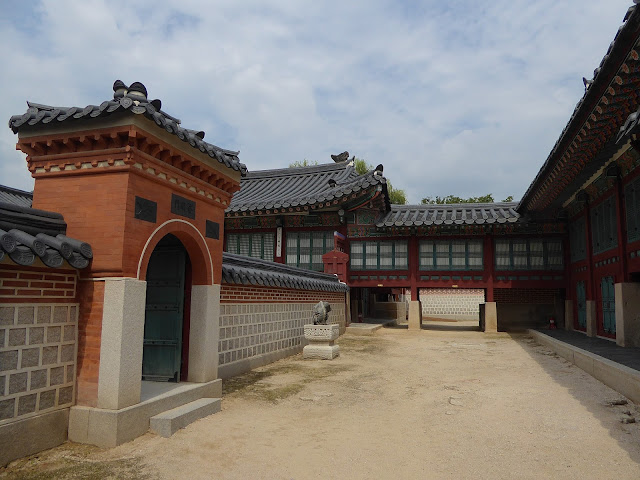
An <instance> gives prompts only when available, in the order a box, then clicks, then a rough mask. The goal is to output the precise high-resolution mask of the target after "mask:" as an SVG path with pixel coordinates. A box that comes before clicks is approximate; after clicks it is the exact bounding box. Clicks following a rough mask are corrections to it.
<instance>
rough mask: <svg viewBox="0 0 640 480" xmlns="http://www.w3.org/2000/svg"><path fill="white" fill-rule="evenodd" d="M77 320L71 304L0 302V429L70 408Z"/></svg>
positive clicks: (75, 307) (72, 400)
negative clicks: (13, 423) (15, 422)
mask: <svg viewBox="0 0 640 480" xmlns="http://www.w3.org/2000/svg"><path fill="white" fill-rule="evenodd" d="M77 317H78V305H77V304H75V303H69V304H64V303H52V304H46V303H36V304H28V303H2V304H0V425H2V424H6V423H11V422H13V421H16V420H21V419H23V418H27V417H30V416H34V415H36V414H39V413H43V412H49V411H54V410H57V409H61V408H67V407H70V406H71V405H72V404H73V402H74V385H75V368H76V338H77ZM46 433H47V432H43V434H46Z"/></svg>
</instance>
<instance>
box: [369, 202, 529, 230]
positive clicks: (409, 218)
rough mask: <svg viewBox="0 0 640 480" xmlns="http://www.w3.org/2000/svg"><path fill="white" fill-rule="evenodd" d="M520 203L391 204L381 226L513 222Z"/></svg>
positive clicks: (516, 219) (380, 222)
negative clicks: (516, 208)
mask: <svg viewBox="0 0 640 480" xmlns="http://www.w3.org/2000/svg"><path fill="white" fill-rule="evenodd" d="M517 205H518V202H501V203H456V204H428V205H391V211H390V212H389V213H387V214H386V215H385V216H384V217H383V218H382V219H380V220H379V221H378V223H377V224H376V226H378V227H413V226H416V227H419V226H422V225H479V224H483V223H513V222H517V221H518V219H519V218H520V215H519V214H518V212H516V210H515V207H516V206H517Z"/></svg>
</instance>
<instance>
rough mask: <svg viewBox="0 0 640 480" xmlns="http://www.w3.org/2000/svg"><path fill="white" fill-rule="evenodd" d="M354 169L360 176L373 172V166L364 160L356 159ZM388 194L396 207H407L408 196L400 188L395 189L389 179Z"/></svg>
mask: <svg viewBox="0 0 640 480" xmlns="http://www.w3.org/2000/svg"><path fill="white" fill-rule="evenodd" d="M353 168H355V170H356V173H357V174H358V175H364V174H365V173H369V172H370V171H372V170H373V166H372V165H371V164H369V163H367V162H366V161H365V160H364V159H363V158H356V159H355V160H354V161H353ZM387 192H388V193H389V201H390V202H391V203H393V204H395V205H406V204H407V194H406V193H405V191H404V190H402V189H400V188H393V185H391V182H390V181H389V179H387Z"/></svg>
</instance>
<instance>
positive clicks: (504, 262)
mask: <svg viewBox="0 0 640 480" xmlns="http://www.w3.org/2000/svg"><path fill="white" fill-rule="evenodd" d="M510 247H511V242H510V241H509V240H496V248H495V257H496V269H497V270H509V269H510V268H511V248H510Z"/></svg>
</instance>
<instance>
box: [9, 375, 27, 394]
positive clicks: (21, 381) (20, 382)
mask: <svg viewBox="0 0 640 480" xmlns="http://www.w3.org/2000/svg"><path fill="white" fill-rule="evenodd" d="M26 391H27V372H21V373H14V374H12V375H9V395H12V394H14V393H22V392H26Z"/></svg>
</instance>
